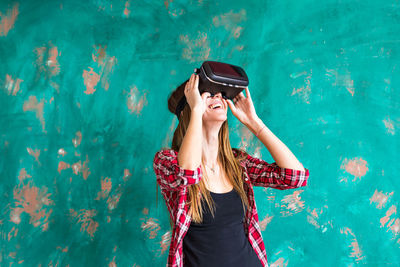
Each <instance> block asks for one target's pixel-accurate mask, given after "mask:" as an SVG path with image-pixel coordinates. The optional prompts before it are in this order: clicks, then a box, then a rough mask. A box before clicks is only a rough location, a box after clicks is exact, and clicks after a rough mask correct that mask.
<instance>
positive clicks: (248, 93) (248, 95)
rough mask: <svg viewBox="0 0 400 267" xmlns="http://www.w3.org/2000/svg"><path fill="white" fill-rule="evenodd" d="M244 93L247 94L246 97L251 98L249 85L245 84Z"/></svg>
mask: <svg viewBox="0 0 400 267" xmlns="http://www.w3.org/2000/svg"><path fill="white" fill-rule="evenodd" d="M246 95H247V97H250V98H251V95H250V91H249V87H247V86H246Z"/></svg>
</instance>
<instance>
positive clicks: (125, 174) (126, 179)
mask: <svg viewBox="0 0 400 267" xmlns="http://www.w3.org/2000/svg"><path fill="white" fill-rule="evenodd" d="M130 176H132V173H131V172H130V171H129V169H124V176H123V177H122V178H123V180H124V182H126V181H128V177H130Z"/></svg>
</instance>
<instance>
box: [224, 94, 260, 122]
mask: <svg viewBox="0 0 400 267" xmlns="http://www.w3.org/2000/svg"><path fill="white" fill-rule="evenodd" d="M245 90H246V96H247V97H245V96H244V94H243V92H240V94H238V95H237V96H235V98H233V102H232V100H230V99H227V100H226V101H227V103H228V106H229V108H230V109H231V111H232V113H233V115H234V116H235V117H236V118H237V119H238V120H239V121H240V122H241V123H243V124H244V125H248V124H249V123H250V122H251V121H252V120H254V119H256V118H258V116H257V114H256V110H255V108H254V105H253V101H252V100H251V96H250V92H249V88H248V87H246V89H245Z"/></svg>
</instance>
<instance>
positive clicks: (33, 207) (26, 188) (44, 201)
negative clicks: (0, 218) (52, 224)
mask: <svg viewBox="0 0 400 267" xmlns="http://www.w3.org/2000/svg"><path fill="white" fill-rule="evenodd" d="M31 182H32V181H28V183H27V184H23V183H22V188H21V187H20V185H21V184H19V185H18V187H15V188H14V190H13V194H14V199H15V203H14V204H15V207H14V208H11V212H10V221H11V222H13V223H15V224H19V223H20V222H21V214H22V213H23V212H25V213H27V214H29V215H30V220H29V223H30V224H32V225H34V226H35V227H38V226H41V227H42V230H43V231H45V230H47V227H48V219H49V217H50V215H51V213H52V212H53V210H52V209H49V210H47V209H46V206H50V205H54V202H53V201H52V200H51V199H50V196H51V194H50V193H47V187H45V186H43V187H42V188H38V187H35V186H32V185H31Z"/></svg>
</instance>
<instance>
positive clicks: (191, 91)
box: [185, 73, 211, 115]
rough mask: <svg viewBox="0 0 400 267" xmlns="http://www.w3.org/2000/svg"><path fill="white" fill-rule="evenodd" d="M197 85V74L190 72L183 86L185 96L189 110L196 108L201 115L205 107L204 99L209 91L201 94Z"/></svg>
mask: <svg viewBox="0 0 400 267" xmlns="http://www.w3.org/2000/svg"><path fill="white" fill-rule="evenodd" d="M198 86H199V75H197V74H194V73H192V75H191V76H190V79H189V81H188V82H187V83H186V86H185V97H186V101H187V102H188V104H189V106H190V110H197V111H198V112H200V114H202V115H203V113H204V112H205V111H206V109H207V107H206V103H207V101H206V99H207V97H208V96H209V95H211V94H210V93H209V92H204V93H203V94H202V95H200V91H199V88H198Z"/></svg>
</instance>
